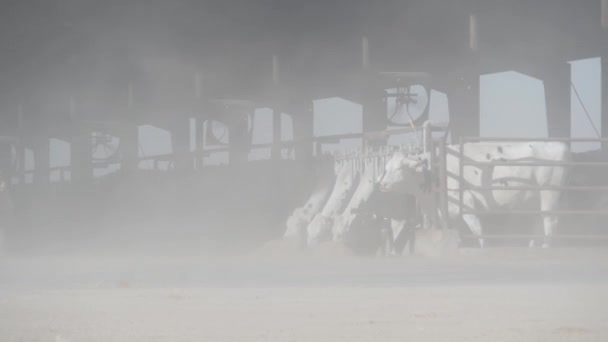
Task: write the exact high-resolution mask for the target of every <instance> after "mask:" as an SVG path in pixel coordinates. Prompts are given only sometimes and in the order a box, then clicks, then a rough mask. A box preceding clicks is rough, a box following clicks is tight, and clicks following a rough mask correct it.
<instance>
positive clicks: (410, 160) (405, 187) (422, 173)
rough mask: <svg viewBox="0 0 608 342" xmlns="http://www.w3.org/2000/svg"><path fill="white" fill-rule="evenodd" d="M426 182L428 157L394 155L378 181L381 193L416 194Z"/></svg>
mask: <svg viewBox="0 0 608 342" xmlns="http://www.w3.org/2000/svg"><path fill="white" fill-rule="evenodd" d="M427 182H428V155H427V154H412V155H407V154H405V153H402V152H397V153H395V154H394V155H393V156H392V157H391V159H389V161H388V163H386V167H385V170H384V174H383V175H382V177H381V178H380V181H379V189H380V191H383V192H400V193H407V194H416V193H418V192H419V191H421V189H422V188H423V187H424V186H425V185H426V183H427Z"/></svg>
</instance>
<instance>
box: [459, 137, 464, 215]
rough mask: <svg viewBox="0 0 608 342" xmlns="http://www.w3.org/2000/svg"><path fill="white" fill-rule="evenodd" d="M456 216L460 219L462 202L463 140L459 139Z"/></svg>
mask: <svg viewBox="0 0 608 342" xmlns="http://www.w3.org/2000/svg"><path fill="white" fill-rule="evenodd" d="M458 152H459V153H458V169H459V171H458V172H459V174H458V215H459V216H460V218H462V213H463V210H462V206H463V202H464V139H463V137H460V150H459V151H458Z"/></svg>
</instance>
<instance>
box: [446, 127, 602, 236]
mask: <svg viewBox="0 0 608 342" xmlns="http://www.w3.org/2000/svg"><path fill="white" fill-rule="evenodd" d="M472 142H493V143H517V142H527V143H529V142H564V143H567V144H568V145H570V144H571V143H575V142H597V143H606V142H608V139H599V138H598V139H594V138H483V137H463V138H461V139H460V142H459V145H458V147H459V150H458V151H457V152H454V151H449V150H448V149H446V148H445V147H443V148H442V146H439V150H440V151H441V152H440V155H441V156H440V158H439V159H440V161H441V162H442V163H445V162H446V160H447V156H448V154H450V153H452V154H456V156H457V158H458V161H459V174H458V175H453V174H452V175H449V174H448V171H447V168H446V165H445V164H443V165H441V167H440V168H439V169H440V172H444V174H441V175H440V179H442V180H443V182H442V184H441V186H440V191H442V192H443V193H444V194H446V195H444V196H443V202H442V209H443V210H447V208H444V207H443V206H444V205H446V203H447V202H445V201H448V200H449V199H448V198H449V196H448V195H447V193H449V192H457V193H458V210H459V215H460V217H462V215H465V214H474V215H479V216H493V215H538V216H542V215H555V216H565V215H598V216H599V215H602V216H603V215H608V208H602V209H594V208H584V209H581V208H579V209H575V208H567V207H559V208H557V209H555V210H545V211H543V210H541V209H538V210H528V209H526V210H524V209H518V210H503V209H489V210H474V209H471V208H466V207H465V205H464V194H465V192H467V191H568V192H578V193H581V192H607V193H608V186H603V185H598V186H593V185H571V184H567V185H562V186H538V185H522V184H518V185H515V186H509V185H508V184H506V185H505V184H501V185H480V186H475V185H472V184H469V183H468V182H467V181H466V180H465V177H464V171H465V168H466V167H477V168H484V167H485V168H493V167H497V166H501V167H537V166H538V167H542V166H558V167H564V168H566V169H567V170H568V171H571V170H572V169H573V168H576V167H589V168H607V171H608V161H573V160H568V161H560V162H556V161H547V160H540V159H539V160H525V161H519V160H489V161H476V160H473V159H471V158H469V157H467V153H466V147H467V143H472ZM448 177H456V178H457V179H458V184H459V185H458V187H457V188H456V189H448V188H447V186H446V184H447V178H448ZM490 179H492V178H490ZM519 183H521V182H519ZM561 203H563V199H562V202H561ZM537 237H539V236H537V235H534V234H529V235H528V234H523V235H522V234H517V235H508V234H503V235H484V236H482V238H484V239H486V238H487V239H506V238H508V239H517V238H521V239H523V238H526V239H528V238H537ZM552 238H556V239H608V234H606V235H598V234H588V235H580V234H567V235H566V234H561V235H553V236H552Z"/></svg>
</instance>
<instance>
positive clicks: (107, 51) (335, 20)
mask: <svg viewBox="0 0 608 342" xmlns="http://www.w3.org/2000/svg"><path fill="white" fill-rule="evenodd" d="M3 6H4V8H5V10H3V11H2V13H1V14H0V16H2V20H1V22H2V25H3V26H2V29H0V32H1V35H0V42H2V46H4V52H3V55H2V57H1V58H2V63H0V75H2V81H1V82H0V87H1V88H0V89H1V91H0V110H1V112H2V117H1V118H0V119H1V120H2V124H1V125H0V134H1V135H2V137H3V138H2V141H3V142H4V143H3V144H2V151H1V156H0V164H1V168H2V172H3V174H4V175H5V177H7V178H10V183H11V186H10V193H11V196H12V198H13V202H14V211H15V217H14V218H13V219H12V222H9V223H7V225H6V226H7V228H6V240H7V241H9V243H6V249H7V250H9V251H11V252H15V253H21V252H24V251H26V250H28V251H29V252H34V251H42V250H45V248H46V249H49V250H54V251H57V250H66V249H67V250H70V249H83V250H90V249H91V246H93V245H95V244H99V243H101V241H105V242H104V246H105V247H108V248H109V247H112V248H118V249H122V250H125V251H130V250H133V249H134V248H135V246H143V245H146V243H147V242H150V243H151V242H152V241H156V243H154V245H155V247H154V248H156V249H158V248H162V247H160V246H162V245H167V246H168V245H169V241H170V240H179V241H181V243H185V242H190V243H191V244H192V245H194V246H204V245H205V244H209V243H211V244H216V243H218V244H222V245H227V246H239V247H238V248H242V246H243V245H242V244H243V243H244V244H246V245H248V246H255V245H258V244H260V243H263V242H264V241H267V240H270V239H273V238H278V237H280V236H281V234H282V232H283V231H284V229H285V227H284V225H285V220H286V219H287V217H288V216H289V214H290V213H291V211H292V210H293V208H295V207H297V206H298V205H300V204H301V203H303V202H304V201H305V199H306V197H307V196H308V195H309V191H310V187H311V186H312V184H313V183H314V165H316V164H317V163H318V160H319V158H320V157H321V156H322V154H323V152H326V151H327V147H328V146H331V145H332V144H336V143H337V142H340V141H346V140H349V139H350V140H354V141H358V144H359V145H357V146H364V145H365V146H379V145H385V144H387V137H386V136H384V137H380V138H375V139H376V140H373V139H371V140H370V139H364V134H365V133H369V132H377V131H384V130H387V129H396V128H402V127H407V126H410V125H414V126H418V127H420V126H421V125H422V123H423V122H424V121H425V120H426V119H428V118H429V107H430V106H431V105H430V103H431V102H432V101H431V100H430V99H429V98H430V95H429V96H426V95H425V94H430V92H431V90H433V91H438V92H442V93H444V94H446V96H447V99H448V101H449V119H450V120H449V121H450V135H451V139H452V142H455V143H457V142H458V141H459V139H460V137H464V136H473V137H475V136H479V135H480V124H479V122H480V114H479V113H480V108H479V106H480V105H479V103H480V77H482V76H483V75H485V74H490V73H496V72H502V71H509V70H514V71H517V72H520V73H523V74H525V75H529V76H531V77H534V78H536V79H538V80H541V81H542V84H543V87H544V97H545V101H546V113H547V128H548V130H547V136H548V137H570V136H571V115H570V114H571V111H570V108H571V105H572V104H571V95H572V93H573V89H572V87H571V64H570V63H569V62H570V61H574V60H580V59H585V58H592V57H602V59H601V65H602V68H601V70H603V72H604V77H602V81H601V94H602V99H604V101H603V102H602V107H601V118H602V120H601V127H597V131H598V132H599V134H600V135H602V136H606V135H608V128H607V127H608V101H607V100H606V94H608V86H607V84H608V81H607V79H608V77H606V76H605V70H608V67H607V66H606V60H608V59H607V58H603V57H605V56H606V53H608V52H607V50H606V46H608V44H606V39H607V38H606V37H607V34H606V28H607V27H608V14H607V13H608V4H606V2H605V1H600V0H584V1H576V2H572V1H535V2H534V3H530V2H528V1H508V2H507V1H475V0H457V1H450V2H445V1H428V0H427V1H397V0H394V1H393V0H391V1H384V2H382V3H375V2H368V1H342V0H333V1H267V0H255V1H251V0H249V1H238V0H231V1H213V0H207V1H189V0H179V1H171V2H165V1H136V0H133V1H126V2H125V1H118V0H116V1H113V0H112V1H104V2H97V1H81V0H79V1H76V0H61V1H54V2H48V1H41V0H32V1H27V2H23V1H16V0H15V1H6V2H5V3H4V4H3ZM391 89H393V90H394V89H397V92H396V93H391V92H390V91H389V90H391ZM412 89H418V93H414V94H410V93H409V92H412ZM421 89H422V90H421ZM417 96H418V97H425V96H426V99H424V100H421V99H418V100H419V101H420V102H426V104H425V103H421V104H419V105H420V110H419V112H418V113H416V117H414V118H412V117H410V118H409V119H406V120H404V121H400V122H396V121H395V120H392V119H393V117H392V115H394V114H395V113H393V112H392V108H394V107H395V106H394V105H393V107H391V103H395V102H397V103H399V104H400V105H409V104H414V105H415V104H417ZM327 98H340V99H344V100H346V101H349V102H351V103H354V104H357V105H359V106H360V108H361V115H360V117H357V118H356V120H360V122H359V124H358V126H357V127H358V128H356V129H354V130H352V131H350V132H347V133H345V134H341V135H334V136H328V135H322V134H317V133H316V132H315V124H316V123H315V120H318V119H319V118H320V119H319V121H322V120H323V119H324V118H325V117H330V116H331V115H334V114H332V113H322V114H323V116H321V114H320V113H315V111H316V107H315V105H314V103H315V101H317V100H320V99H327ZM513 101H517V99H516V98H515V99H513ZM260 110H262V111H264V113H260ZM395 112H396V111H395ZM261 116H264V117H265V120H266V121H264V123H263V124H262V125H261V126H264V127H263V128H264V129H266V131H267V133H268V134H267V136H266V138H264V139H261V140H260V139H256V135H257V134H258V133H257V132H256V130H258V129H259V128H260V124H259V123H260V122H261V121H259V120H256V117H258V118H259V117H261ZM410 119H411V120H410ZM255 123H258V125H257V127H256V125H255ZM337 124H338V125H339V124H340V123H339V122H338V123H337ZM521 124H522V125H525V123H524V122H522V123H521ZM143 126H152V127H156V128H159V129H161V130H163V131H164V132H168V135H169V136H170V138H169V139H170V149H169V150H168V151H167V153H164V154H156V155H147V154H146V153H145V151H143V149H142V144H141V139H142V138H141V135H142V131H141V128H142V127H143ZM285 126H289V129H288V130H287V131H286V130H285V129H284V127H285ZM286 132H287V133H286ZM256 140H257V141H256ZM364 140H365V142H364ZM53 141H60V142H62V144H64V145H65V146H69V147H68V149H69V153H68V154H69V157H67V159H68V162H66V163H64V164H62V165H56V164H57V163H54V162H53V161H52V160H51V159H53V158H52V157H51V154H52V149H53V148H51V144H52V142H53ZM256 151H257V152H259V154H260V155H261V157H255V158H254V157H252V156H253V155H255V153H256ZM596 153H597V154H599V155H601V154H602V153H601V151H599V150H598V152H596ZM218 160H219V161H218ZM53 164H55V165H53ZM579 178H580V177H579ZM583 178H585V177H583ZM598 178H602V177H601V174H600V176H599V177H598ZM193 241H196V242H193ZM195 248H197V247H195ZM238 248H237V249H238Z"/></svg>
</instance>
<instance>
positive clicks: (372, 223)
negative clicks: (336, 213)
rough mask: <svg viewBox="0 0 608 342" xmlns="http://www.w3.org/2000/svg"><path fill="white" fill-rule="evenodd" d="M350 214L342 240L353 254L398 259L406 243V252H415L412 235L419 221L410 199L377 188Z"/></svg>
mask: <svg viewBox="0 0 608 342" xmlns="http://www.w3.org/2000/svg"><path fill="white" fill-rule="evenodd" d="M351 213H352V219H351V220H350V223H349V224H348V226H346V227H344V228H345V232H344V237H343V239H344V241H345V243H346V244H347V245H348V247H351V249H353V250H355V252H358V253H359V254H369V253H371V252H376V254H378V255H382V256H394V255H401V254H402V253H403V251H404V248H405V246H406V245H407V244H408V243H409V247H410V248H409V252H410V253H412V252H413V251H414V238H413V237H414V235H413V234H414V232H415V231H414V229H415V228H416V227H417V219H418V217H417V213H416V203H415V198H414V197H413V196H410V195H403V194H399V193H388V192H380V191H379V190H378V188H377V186H376V187H375V189H374V191H373V192H372V193H371V195H370V196H369V198H368V199H367V200H366V201H365V202H363V203H361V205H360V206H359V207H358V208H355V209H353V210H351ZM362 252H363V253H362Z"/></svg>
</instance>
